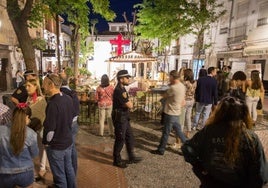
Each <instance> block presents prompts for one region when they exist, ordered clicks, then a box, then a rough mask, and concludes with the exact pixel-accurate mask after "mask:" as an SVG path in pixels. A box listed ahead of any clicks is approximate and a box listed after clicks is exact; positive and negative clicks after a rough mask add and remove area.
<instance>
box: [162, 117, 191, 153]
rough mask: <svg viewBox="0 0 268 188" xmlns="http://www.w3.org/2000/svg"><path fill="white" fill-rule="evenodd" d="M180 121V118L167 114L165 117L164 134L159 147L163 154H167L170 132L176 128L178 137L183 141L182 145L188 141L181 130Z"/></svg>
mask: <svg viewBox="0 0 268 188" xmlns="http://www.w3.org/2000/svg"><path fill="white" fill-rule="evenodd" d="M179 121H180V118H179V116H174V115H168V114H165V116H164V129H163V132H162V137H161V140H160V144H159V146H158V150H159V151H160V152H161V153H164V152H165V149H166V145H167V141H168V137H169V134H170V131H171V129H172V128H174V130H175V133H176V136H177V137H179V138H180V139H181V142H182V143H184V142H185V141H186V137H185V136H184V134H183V132H182V130H181V125H180V123H179Z"/></svg>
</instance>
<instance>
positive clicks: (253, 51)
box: [243, 46, 268, 56]
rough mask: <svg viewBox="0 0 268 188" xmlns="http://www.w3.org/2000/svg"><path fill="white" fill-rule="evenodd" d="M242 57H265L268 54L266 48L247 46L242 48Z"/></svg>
mask: <svg viewBox="0 0 268 188" xmlns="http://www.w3.org/2000/svg"><path fill="white" fill-rule="evenodd" d="M243 53H244V55H246V56H250V55H265V54H268V46H248V47H245V48H244V52H243Z"/></svg>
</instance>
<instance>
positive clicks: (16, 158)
mask: <svg viewBox="0 0 268 188" xmlns="http://www.w3.org/2000/svg"><path fill="white" fill-rule="evenodd" d="M30 117H31V109H30V108H29V107H28V106H27V105H25V104H22V105H21V104H19V105H18V107H16V108H15V109H14V111H13V114H12V121H11V125H10V124H6V125H1V126H0V140H1V144H0V153H1V157H0V185H1V187H6V188H9V187H10V188H12V187H16V186H19V187H32V186H33V182H34V164H33V160H32V159H33V158H34V157H36V156H37V155H38V146H37V135H36V133H35V132H34V131H33V130H32V129H31V128H29V127H28V126H27V125H28V124H29V123H30Z"/></svg>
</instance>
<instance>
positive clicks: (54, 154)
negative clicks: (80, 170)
mask: <svg viewBox="0 0 268 188" xmlns="http://www.w3.org/2000/svg"><path fill="white" fill-rule="evenodd" d="M72 148H73V146H72V145H71V146H69V147H68V148H67V149H65V150H55V149H52V148H51V147H50V146H48V147H47V148H46V151H47V158H48V161H49V165H50V168H51V171H52V174H53V181H54V185H55V187H58V188H65V187H66V188H73V187H76V181H75V173H74V169H73V165H72V158H71V155H72Z"/></svg>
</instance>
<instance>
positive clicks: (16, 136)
mask: <svg viewBox="0 0 268 188" xmlns="http://www.w3.org/2000/svg"><path fill="white" fill-rule="evenodd" d="M31 115H32V112H31V109H30V108H29V107H25V108H18V107H16V108H15V109H14V111H13V116H12V126H11V133H10V145H11V148H12V151H13V153H14V155H16V156H18V155H19V154H20V153H21V152H22V150H23V148H24V142H25V138H26V128H27V124H26V117H27V116H29V118H30V117H31Z"/></svg>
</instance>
